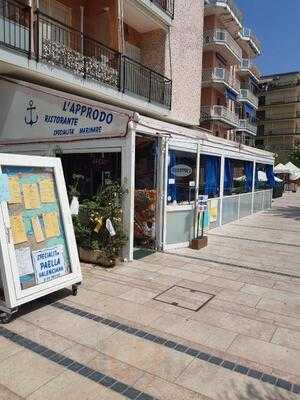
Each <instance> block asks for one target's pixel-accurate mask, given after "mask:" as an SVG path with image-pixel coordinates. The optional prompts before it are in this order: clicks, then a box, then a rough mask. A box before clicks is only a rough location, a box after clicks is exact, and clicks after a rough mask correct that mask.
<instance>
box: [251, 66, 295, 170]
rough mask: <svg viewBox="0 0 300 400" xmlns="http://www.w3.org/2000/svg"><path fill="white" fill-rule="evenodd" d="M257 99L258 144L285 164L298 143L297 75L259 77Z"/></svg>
mask: <svg viewBox="0 0 300 400" xmlns="http://www.w3.org/2000/svg"><path fill="white" fill-rule="evenodd" d="M261 88H262V89H263V91H262V94H261V97H260V107H259V114H260V121H259V124H260V128H259V137H258V138H257V140H258V142H259V144H260V145H262V146H263V147H264V148H266V149H267V150H269V151H273V152H275V153H277V154H278V161H279V162H286V161H287V160H288V156H289V154H290V153H291V152H292V151H293V150H294V149H295V148H296V147H297V146H299V142H300V73H297V72H295V73H287V74H279V75H274V76H269V77H263V78H262V80H261Z"/></svg>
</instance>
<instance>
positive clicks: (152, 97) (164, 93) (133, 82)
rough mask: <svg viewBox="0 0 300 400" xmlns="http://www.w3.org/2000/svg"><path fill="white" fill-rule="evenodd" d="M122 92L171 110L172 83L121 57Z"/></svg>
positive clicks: (148, 69)
mask: <svg viewBox="0 0 300 400" xmlns="http://www.w3.org/2000/svg"><path fill="white" fill-rule="evenodd" d="M122 72H123V76H122V90H123V93H131V94H132V95H135V96H138V97H140V98H142V99H147V100H148V101H149V103H154V104H159V105H163V106H164V107H166V108H168V109H171V98H172V81H171V80H170V79H167V78H166V77H164V76H163V75H160V74H158V73H157V72H155V71H153V70H151V69H150V68H147V67H145V66H144V65H142V64H140V63H138V62H137V61H134V60H132V59H131V58H129V57H126V56H123V57H122Z"/></svg>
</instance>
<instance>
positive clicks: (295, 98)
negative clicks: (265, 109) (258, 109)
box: [265, 96, 300, 106]
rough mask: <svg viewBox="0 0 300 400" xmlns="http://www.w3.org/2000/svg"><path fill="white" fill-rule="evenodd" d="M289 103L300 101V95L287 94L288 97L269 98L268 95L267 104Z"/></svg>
mask: <svg viewBox="0 0 300 400" xmlns="http://www.w3.org/2000/svg"><path fill="white" fill-rule="evenodd" d="M289 103H300V96H288V97H287V96H286V97H277V98H268V97H266V100H265V105H266V106H269V105H273V104H289Z"/></svg>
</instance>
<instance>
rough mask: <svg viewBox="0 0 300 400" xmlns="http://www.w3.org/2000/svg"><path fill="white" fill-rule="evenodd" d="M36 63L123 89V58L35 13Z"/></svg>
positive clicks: (46, 16)
mask: <svg viewBox="0 0 300 400" xmlns="http://www.w3.org/2000/svg"><path fill="white" fill-rule="evenodd" d="M36 15H37V19H36V21H37V24H36V27H37V29H36V53H37V60H38V61H39V60H41V61H44V62H47V63H49V64H52V65H55V66H58V67H61V68H64V69H67V70H70V71H72V72H73V73H74V74H76V75H79V76H82V77H84V78H87V77H88V78H90V79H94V80H97V81H100V82H101V83H104V84H107V85H109V86H113V87H118V88H119V86H120V63H121V55H120V53H118V52H117V51H115V50H113V49H110V48H108V47H107V46H104V45H103V44H101V43H99V42H97V41H95V40H93V39H90V38H89V37H88V36H86V35H84V34H82V33H81V32H80V31H78V30H76V29H74V28H71V27H69V26H67V25H64V24H62V23H60V22H59V21H57V20H55V19H53V18H51V17H49V16H48V15H46V14H43V13H41V12H39V11H37V12H36Z"/></svg>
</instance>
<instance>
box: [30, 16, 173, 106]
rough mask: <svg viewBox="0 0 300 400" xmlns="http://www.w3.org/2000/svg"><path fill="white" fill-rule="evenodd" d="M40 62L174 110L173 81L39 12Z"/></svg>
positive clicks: (37, 37) (37, 52)
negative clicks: (172, 99) (172, 106)
mask: <svg viewBox="0 0 300 400" xmlns="http://www.w3.org/2000/svg"><path fill="white" fill-rule="evenodd" d="M36 21H37V22H36V27H37V29H36V56H37V61H42V62H46V63H49V64H51V65H54V66H57V67H59V68H63V69H66V70H69V71H71V72H72V73H73V74H75V75H78V76H80V77H82V78H84V79H92V80H95V81H98V82H101V83H102V84H105V85H107V86H109V87H112V88H114V89H117V90H120V91H123V93H131V94H134V95H136V96H137V97H139V98H142V99H143V100H147V101H149V102H151V103H153V104H157V105H160V106H163V107H166V108H168V109H170V108H171V98H172V81H171V80H170V79H167V78H166V77H164V76H163V75H160V74H159V73H157V72H155V71H153V70H151V69H150V68H147V67H145V66H143V65H142V64H140V63H138V62H136V61H134V60H132V59H130V58H128V57H126V56H122V55H121V54H120V53H119V52H117V51H115V50H113V49H111V48H109V47H107V46H105V45H103V44H101V43H99V42H97V41H95V40H93V39H91V38H89V37H88V36H86V35H84V34H83V33H81V32H80V31H78V30H76V29H73V28H71V27H69V26H67V25H64V24H62V23H60V22H59V21H57V20H55V19H53V18H50V17H49V16H47V15H45V14H43V13H41V12H39V11H37V18H36Z"/></svg>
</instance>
